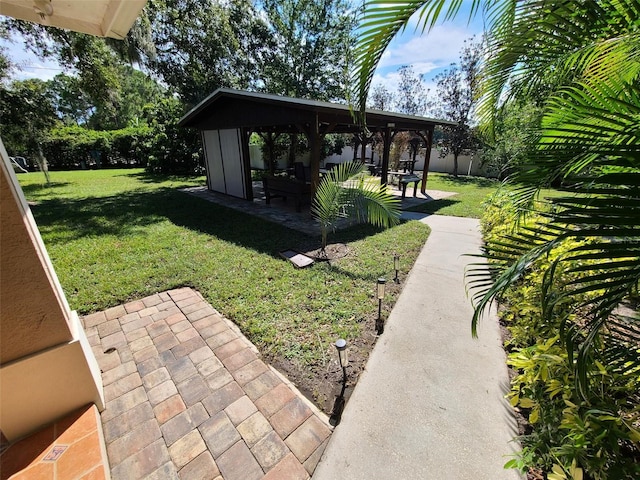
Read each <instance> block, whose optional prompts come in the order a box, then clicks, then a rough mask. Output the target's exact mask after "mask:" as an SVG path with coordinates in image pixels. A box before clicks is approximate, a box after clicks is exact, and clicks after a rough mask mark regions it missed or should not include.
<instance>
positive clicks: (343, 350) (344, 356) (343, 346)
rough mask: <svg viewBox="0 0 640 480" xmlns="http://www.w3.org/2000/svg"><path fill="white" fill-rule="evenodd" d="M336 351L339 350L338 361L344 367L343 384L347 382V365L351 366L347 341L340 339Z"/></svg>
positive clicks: (336, 344)
mask: <svg viewBox="0 0 640 480" xmlns="http://www.w3.org/2000/svg"><path fill="white" fill-rule="evenodd" d="M335 346H336V350H338V360H339V361H340V366H341V367H342V383H346V381H347V365H349V354H348V352H347V341H346V340H345V339H344V338H339V339H338V340H336V343H335Z"/></svg>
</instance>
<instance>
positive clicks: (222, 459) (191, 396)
mask: <svg viewBox="0 0 640 480" xmlns="http://www.w3.org/2000/svg"><path fill="white" fill-rule="evenodd" d="M82 320H83V324H84V327H85V331H86V333H87V337H88V339H89V342H90V344H91V345H92V347H93V350H94V352H95V354H96V357H97V359H98V363H99V365H100V368H101V370H102V379H103V383H104V393H105V400H106V408H105V410H104V411H103V412H102V414H101V418H102V424H103V430H104V436H105V442H106V445H107V453H108V457H109V463H110V466H111V475H112V478H113V479H115V480H118V479H127V480H133V479H139V478H148V479H171V478H180V479H198V480H201V479H225V480H235V479H239V480H240V479H241V480H252V479H260V478H265V479H283V480H284V479H304V478H309V477H310V475H311V474H313V471H314V469H315V467H316V465H317V463H318V461H319V460H320V457H321V455H322V452H323V451H324V448H325V446H326V444H327V442H328V440H329V436H330V434H331V427H330V426H329V423H328V420H327V418H326V416H325V415H324V414H322V413H321V412H320V411H318V410H317V408H315V406H314V405H313V404H311V403H310V402H309V401H308V400H307V399H305V398H304V397H303V396H302V395H301V394H300V393H299V392H298V391H297V390H296V389H295V387H293V386H292V385H291V384H290V383H289V382H288V381H287V380H286V379H285V378H284V377H283V376H281V375H280V374H279V373H278V372H276V371H275V370H274V369H272V368H271V367H269V366H268V365H266V364H265V363H264V362H263V361H262V360H261V359H260V355H259V353H258V351H257V349H256V348H255V347H254V346H253V345H252V344H251V343H250V342H249V341H248V340H247V339H246V338H245V337H244V336H243V335H242V334H241V333H240V332H239V330H238V329H237V328H236V327H235V325H233V324H232V323H231V322H230V321H229V320H227V319H225V318H223V317H222V316H221V315H220V314H219V313H218V312H217V311H216V310H215V309H213V308H212V307H211V306H210V305H209V304H208V303H206V302H205V301H204V300H203V298H202V297H201V296H200V294H199V293H198V292H196V291H194V290H192V289H190V288H181V289H177V290H171V291H168V292H163V293H160V294H157V295H152V296H150V297H147V298H144V299H142V300H138V301H134V302H130V303H127V304H125V305H121V306H118V307H114V308H110V309H108V310H106V311H104V312H99V313H94V314H91V315H88V316H86V317H84V318H83V319H82Z"/></svg>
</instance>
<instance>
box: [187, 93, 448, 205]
mask: <svg viewBox="0 0 640 480" xmlns="http://www.w3.org/2000/svg"><path fill="white" fill-rule="evenodd" d="M179 125H180V126H183V127H192V128H197V129H199V130H200V131H201V133H202V144H203V148H204V154H205V167H206V171H207V185H208V188H209V189H210V190H212V191H214V192H221V193H225V194H228V195H231V196H234V197H239V198H245V199H247V200H252V199H253V190H252V183H251V165H250V158H249V138H250V136H251V133H254V132H256V133H260V134H266V135H270V134H281V133H296V134H298V133H300V134H304V135H306V136H307V138H308V140H309V145H310V148H311V154H310V173H311V184H312V188H315V186H316V185H317V184H318V181H319V178H320V163H321V160H322V159H321V158H320V156H321V153H320V152H321V148H320V147H321V144H322V139H323V137H324V136H325V135H327V134H330V133H351V134H360V135H363V136H366V134H363V128H362V126H361V125H359V124H358V123H357V122H356V121H355V120H354V118H353V115H352V112H351V110H350V108H349V106H348V105H342V104H337V103H330V102H321V101H315V100H305V99H300V98H292V97H284V96H279V95H272V94H265V93H256V92H247V91H242V90H233V89H227V88H220V89H218V90H216V91H215V92H213V93H212V94H211V95H209V96H208V97H207V98H206V99H204V100H203V101H202V102H200V104H198V105H197V106H196V107H194V108H193V109H192V110H191V111H189V112H188V113H187V114H186V115H185V116H184V117H183V118H182V119H181V120H180V122H179ZM436 125H452V123H451V122H448V121H445V120H436V119H431V118H426V117H416V116H411V115H403V114H398V113H392V112H384V111H380V110H367V111H366V126H367V131H368V132H369V133H372V134H373V133H380V134H381V136H382V139H383V152H384V153H383V155H382V164H381V183H383V184H386V183H387V177H388V172H389V150H390V147H391V141H392V140H393V137H394V136H395V134H396V133H398V132H403V131H407V132H412V133H414V134H416V135H417V136H418V137H420V138H421V139H422V141H423V142H424V144H425V145H426V147H427V148H426V152H427V154H426V155H427V157H428V156H429V154H430V151H431V145H432V143H433V129H434V127H435V126H436ZM363 151H364V149H363ZM363 156H364V155H363ZM428 168H429V159H428V158H425V168H424V172H425V173H424V175H426V172H427V171H428ZM423 184H424V182H423ZM423 188H424V187H423Z"/></svg>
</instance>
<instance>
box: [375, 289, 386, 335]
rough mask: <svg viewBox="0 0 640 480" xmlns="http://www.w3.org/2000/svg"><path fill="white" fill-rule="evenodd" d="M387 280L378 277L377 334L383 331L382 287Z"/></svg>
mask: <svg viewBox="0 0 640 480" xmlns="http://www.w3.org/2000/svg"><path fill="white" fill-rule="evenodd" d="M386 283H387V281H386V280H385V279H384V278H382V277H381V278H379V279H378V291H377V293H378V321H377V322H376V330H377V332H378V335H380V334H382V333H383V332H384V322H383V321H382V300H384V289H385V285H386Z"/></svg>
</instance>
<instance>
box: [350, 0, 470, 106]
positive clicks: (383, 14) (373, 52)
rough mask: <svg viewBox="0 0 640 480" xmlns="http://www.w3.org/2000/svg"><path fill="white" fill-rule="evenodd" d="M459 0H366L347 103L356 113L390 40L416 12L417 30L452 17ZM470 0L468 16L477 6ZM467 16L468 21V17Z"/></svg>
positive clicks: (422, 29) (365, 96)
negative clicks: (348, 102)
mask: <svg viewBox="0 0 640 480" xmlns="http://www.w3.org/2000/svg"><path fill="white" fill-rule="evenodd" d="M462 3H463V2H462V0H396V1H385V0H369V1H366V2H365V4H364V10H363V13H362V16H361V19H360V26H359V29H360V33H359V35H358V43H357V45H356V50H355V55H354V68H353V73H352V75H351V81H350V85H351V87H350V88H351V91H350V93H349V96H350V98H349V101H350V103H351V105H352V106H353V107H354V110H355V111H356V113H360V114H361V113H362V112H364V109H365V106H366V102H367V95H368V93H369V88H370V86H371V81H372V79H373V75H374V73H375V70H376V67H377V66H378V64H379V63H380V59H381V58H382V54H383V53H384V52H385V50H386V49H387V47H388V46H389V44H390V43H391V40H393V38H394V37H395V36H396V34H397V33H398V32H400V31H403V30H404V29H405V28H406V27H407V24H408V23H409V20H410V19H411V17H412V16H413V15H414V14H416V13H418V25H417V27H416V29H417V30H418V29H419V30H421V31H422V32H423V33H424V31H425V30H427V31H428V30H430V29H431V28H433V26H434V25H435V24H436V23H437V21H438V20H447V19H451V18H453V17H454V16H455V15H456V14H457V13H458V11H459V10H460V8H461V6H462ZM480 4H481V2H480V1H479V0H473V2H472V5H471V16H473V15H475V14H476V13H477V11H478V9H479V7H480ZM471 16H470V18H471Z"/></svg>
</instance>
